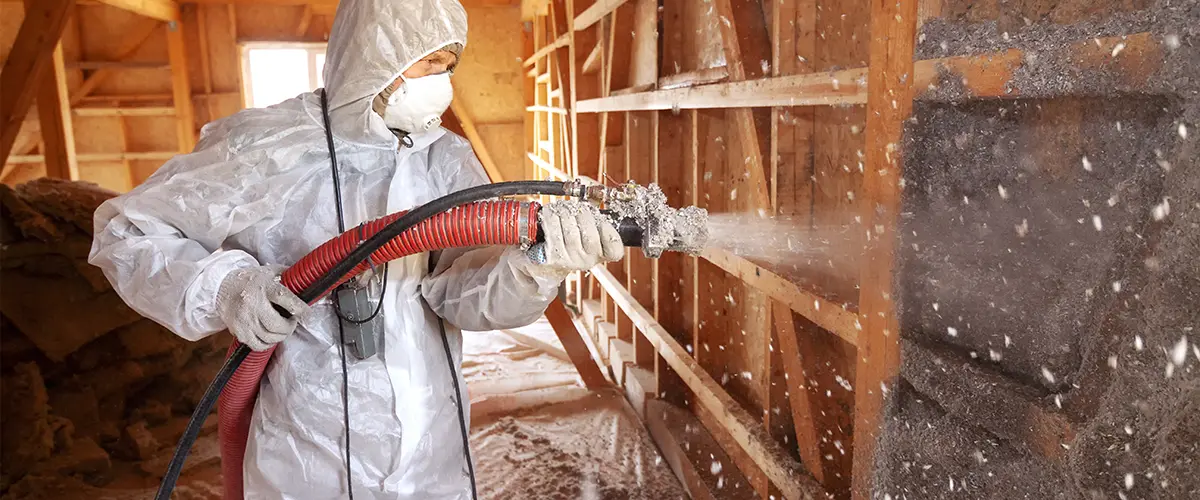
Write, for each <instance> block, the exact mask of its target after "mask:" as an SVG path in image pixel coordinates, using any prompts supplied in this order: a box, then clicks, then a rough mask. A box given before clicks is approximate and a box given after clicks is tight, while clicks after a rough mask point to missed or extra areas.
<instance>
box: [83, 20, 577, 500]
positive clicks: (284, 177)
mask: <svg viewBox="0 0 1200 500" xmlns="http://www.w3.org/2000/svg"><path fill="white" fill-rule="evenodd" d="M466 34H467V18H466V12H465V11H464V9H463V7H462V5H460V4H459V3H458V1H456V0H342V2H341V4H340V6H339V7H338V11H337V17H336V20H335V22H334V24H333V30H332V33H331V34H330V37H329V46H328V49H327V56H326V61H325V69H324V77H325V82H326V90H327V91H328V93H329V94H328V95H329V99H330V102H329V105H330V115H331V117H330V119H331V124H332V129H333V135H334V137H335V141H334V142H335V147H336V151H337V159H338V164H339V169H340V172H341V186H342V195H343V200H344V205H345V212H346V226H347V227H353V226H354V225H356V224H358V223H360V222H362V221H365V220H369V219H373V218H375V217H379V216H382V215H385V214H387V213H392V212H396V211H399V210H405V209H409V208H412V207H414V206H417V205H420V204H422V203H425V202H427V201H429V200H432V199H434V198H437V197H440V196H443V195H445V194H448V193H451V192H454V191H458V190H461V189H464V188H468V187H472V186H477V185H480V184H485V183H487V182H488V180H487V177H486V175H485V174H484V171H483V168H482V166H481V165H480V163H479V161H478V160H477V159H476V158H475V155H474V153H473V152H472V150H471V146H470V143H468V142H467V141H466V140H464V139H463V138H461V137H458V136H456V135H454V134H452V133H450V132H447V131H446V130H444V129H441V128H439V129H437V130H435V131H432V132H429V133H425V134H420V135H414V136H411V138H412V140H413V145H412V147H400V144H399V142H398V140H397V138H396V136H395V135H394V134H392V132H390V131H389V130H387V128H386V126H385V125H384V122H383V119H382V118H381V117H380V116H379V115H378V114H376V113H374V112H373V111H372V110H371V100H372V98H373V97H374V96H375V95H376V94H378V93H379V92H380V91H381V90H382V89H383V88H384V87H385V86H387V85H388V84H389V83H390V82H392V81H394V80H395V79H396V78H397V77H399V75H400V73H401V72H402V71H403V70H404V69H405V68H407V67H408V66H410V65H411V64H412V63H414V62H416V61H418V60H420V59H421V58H423V57H424V56H426V55H428V54H430V53H432V52H433V51H435V50H437V49H438V48H441V47H443V46H446V45H447V44H450V43H460V44H463V45H465V42H466ZM336 217H337V215H336V208H335V201H334V192H333V182H332V174H331V169H330V163H329V154H328V151H327V147H326V139H325V132H324V128H323V125H322V119H321V104H320V97H319V96H318V95H317V94H314V93H308V94H303V95H300V96H298V97H296V98H293V99H290V100H287V101H285V102H283V103H281V104H278V105H276V106H271V107H269V108H265V109H248V110H245V111H242V112H240V113H237V114H235V115H233V116H230V117H228V118H224V119H222V120H219V121H217V122H214V123H210V124H208V125H206V126H205V127H204V129H203V131H202V137H201V139H200V141H199V144H198V145H197V147H196V150H195V151H194V152H192V153H190V154H185V155H180V156H176V157H175V158H173V159H171V160H170V161H168V162H167V163H166V164H165V165H163V167H162V168H161V169H159V170H158V172H156V173H155V174H154V175H153V176H151V177H150V178H149V179H148V180H147V181H146V182H145V183H144V184H142V185H140V186H138V187H137V188H135V189H134V190H132V191H131V192H129V193H128V194H125V195H122V196H119V197H117V198H113V199H112V200H109V201H108V202H106V203H104V204H103V205H102V206H101V207H100V208H99V209H98V210H97V212H96V215H95V240H94V242H93V246H92V251H91V257H90V262H91V263H92V264H94V265H96V266H99V267H100V268H102V269H103V270H104V273H105V275H106V276H107V277H108V279H109V281H111V282H112V283H113V286H114V288H116V290H117V291H118V293H120V295H121V297H122V298H123V299H124V300H125V301H126V302H127V303H128V304H129V305H130V306H131V307H132V308H134V309H135V310H136V311H138V312H139V313H141V314H143V315H145V316H147V317H149V318H151V319H153V320H155V321H157V322H159V323H161V324H162V325H164V326H166V327H167V328H169V329H171V330H172V331H174V332H175V333H177V334H178V335H180V336H181V337H184V338H187V339H191V340H196V339H200V338H202V337H205V336H207V335H211V334H213V333H215V332H217V331H220V330H222V329H223V328H225V325H224V324H222V321H221V320H220V318H219V317H218V315H217V311H216V309H215V298H216V295H217V289H218V287H219V286H220V284H221V281H222V280H223V279H224V278H225V276H226V275H227V274H229V273H230V272H231V271H233V270H236V269H241V268H247V267H251V266H260V265H268V264H281V265H285V266H286V265H291V264H293V263H295V262H296V261H297V260H299V259H300V258H301V257H302V256H304V255H305V254H306V253H308V252H309V251H311V250H312V249H314V248H316V247H317V246H318V245H320V244H321V243H323V242H325V241H326V240H328V239H330V238H332V237H334V236H335V235H336V233H337V227H338V224H337V218H336ZM427 265H428V255H426V254H421V255H415V256H411V257H408V258H405V259H402V260H398V261H394V262H392V263H391V264H390V265H389V269H388V283H387V292H386V294H385V296H384V302H383V304H384V309H383V312H382V314H383V318H384V322H385V328H386V334H385V337H384V339H383V346H382V348H381V350H380V353H379V354H378V355H376V356H375V357H373V358H369V359H366V360H357V359H354V358H353V357H348V360H347V362H348V364H349V366H348V370H349V387H350V389H349V396H348V397H349V414H350V428H351V430H350V435H351V452H350V453H351V462H352V483H353V488H354V498H356V499H359V500H371V499H389V500H392V499H423V500H424V499H429V500H437V499H460V498H469V497H470V483H469V479H468V476H467V454H466V450H464V449H463V440H462V435H461V430H460V425H465V423H461V424H460V421H459V420H458V409H457V407H456V400H455V394H454V387H453V385H452V384H454V381H455V380H458V381H459V388H460V390H461V391H462V394H463V397H464V398H466V386H465V384H462V383H461V380H462V377H461V376H460V374H459V373H452V372H451V370H450V365H451V364H453V366H454V370H455V372H458V371H459V368H460V363H461V352H462V336H461V335H462V334H461V331H460V330H459V328H463V329H467V330H491V329H500V328H512V327H517V326H522V325H526V324H529V323H532V322H533V321H535V320H536V319H537V318H538V317H539V316H540V315H541V314H542V312H543V311H544V309H545V308H546V306H547V304H549V302H550V301H551V300H552V299H553V297H554V295H555V293H556V291H557V286H558V280H555V279H553V278H547V277H535V276H534V274H531V272H530V271H531V270H532V268H533V266H534V264H532V263H531V262H530V261H529V259H528V258H527V257H526V256H525V254H524V253H523V252H522V251H520V250H519V249H517V248H511V247H510V248H504V247H485V248H475V249H462V250H449V251H445V252H443V254H442V255H441V257H440V258H439V259H438V263H437V267H436V269H435V270H434V272H433V273H432V274H428V273H427ZM422 299H423V300H422ZM438 316H440V317H442V318H444V319H445V320H446V322H447V324H446V334H447V335H448V336H449V339H450V344H451V346H452V350H453V351H454V355H453V358H454V359H453V363H451V362H449V361H448V360H447V359H446V354H445V349H444V347H443V345H442V340H441V331H440V328H439V325H438ZM338 344H339V339H338V327H337V320H336V319H335V315H334V311H333V307H332V305H331V303H330V302H329V300H328V299H323V300H322V301H320V302H318V303H316V304H314V307H313V310H312V311H311V313H310V314H308V315H307V316H305V317H304V318H302V319H301V321H300V325H299V327H298V328H297V330H296V332H295V333H294V334H293V335H291V336H290V337H288V338H287V339H286V340H284V341H283V342H282V343H280V344H279V347H278V349H276V351H275V354H274V357H273V359H272V362H271V363H270V365H269V366H268V368H267V371H266V374H265V376H264V378H263V381H262V384H261V392H260V393H259V396H258V402H257V404H256V405H255V408H254V417H253V422H252V424H251V429H250V437H249V442H248V444H247V450H246V458H245V462H244V472H245V491H246V498H250V499H330V498H345V497H346V496H347V495H346V483H347V481H346V477H345V462H344V449H345V445H346V443H345V439H344V432H345V428H344V426H343V421H342V369H341V361H340V356H339V351H338ZM468 406H469V405H468ZM463 413H464V415H467V412H466V408H464V411H463ZM466 418H467V421H469V418H470V417H469V415H467V417H466Z"/></svg>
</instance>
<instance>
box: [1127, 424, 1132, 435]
mask: <svg viewBox="0 0 1200 500" xmlns="http://www.w3.org/2000/svg"><path fill="white" fill-rule="evenodd" d="M1125 434H1128V435H1130V436H1132V435H1133V427H1130V426H1129V424H1125Z"/></svg>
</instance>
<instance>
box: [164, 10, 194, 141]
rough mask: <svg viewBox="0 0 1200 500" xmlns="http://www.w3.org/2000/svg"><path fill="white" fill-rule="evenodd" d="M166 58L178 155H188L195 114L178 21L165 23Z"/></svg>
mask: <svg viewBox="0 0 1200 500" xmlns="http://www.w3.org/2000/svg"><path fill="white" fill-rule="evenodd" d="M167 58H168V60H170V62H171V90H172V93H171V95H172V98H173V99H174V102H175V119H176V120H177V121H178V123H177V131H176V137H177V138H178V140H177V144H178V146H179V152H180V153H190V152H192V149H193V148H195V147H196V123H195V122H196V114H195V109H193V108H192V84H191V81H190V80H189V79H188V62H187V49H186V45H185V43H184V40H183V26H182V25H180V24H179V21H170V22H168V23H167Z"/></svg>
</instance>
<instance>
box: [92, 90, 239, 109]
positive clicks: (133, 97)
mask: <svg viewBox="0 0 1200 500" xmlns="http://www.w3.org/2000/svg"><path fill="white" fill-rule="evenodd" d="M174 98H175V96H174V94H170V93H157V94H105V95H89V96H87V97H81V98H80V99H79V102H81V103H99V102H109V103H119V102H150V101H170V100H172V99H174ZM233 98H238V99H240V98H241V94H240V93H238V92H213V93H211V94H192V99H200V100H205V99H233ZM80 109H83V108H80Z"/></svg>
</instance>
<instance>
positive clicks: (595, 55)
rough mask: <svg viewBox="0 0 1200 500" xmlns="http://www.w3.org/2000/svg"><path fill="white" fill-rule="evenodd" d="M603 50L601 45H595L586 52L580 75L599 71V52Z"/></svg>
mask: <svg viewBox="0 0 1200 500" xmlns="http://www.w3.org/2000/svg"><path fill="white" fill-rule="evenodd" d="M603 48H604V47H603V44H600V43H597V44H596V46H595V47H594V48H592V51H591V52H588V55H587V58H585V59H584V60H583V71H582V74H585V75H590V74H593V73H595V72H597V71H600V52H601V51H602V50H603Z"/></svg>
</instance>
